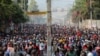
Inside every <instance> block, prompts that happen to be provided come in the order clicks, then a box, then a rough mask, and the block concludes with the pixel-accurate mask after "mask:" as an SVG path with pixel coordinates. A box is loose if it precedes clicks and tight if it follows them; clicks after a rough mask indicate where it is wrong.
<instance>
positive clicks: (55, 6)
mask: <svg viewBox="0 0 100 56" xmlns="http://www.w3.org/2000/svg"><path fill="white" fill-rule="evenodd" d="M35 1H36V3H37V5H38V9H39V10H40V11H47V3H46V1H47V0H35ZM74 1H75V0H52V10H56V12H52V21H53V22H54V23H57V24H58V23H60V22H63V23H64V19H65V18H66V15H67V13H68V11H69V10H70V9H71V7H72V6H73V4H74ZM62 10H63V11H62ZM66 19H67V18H66Z"/></svg>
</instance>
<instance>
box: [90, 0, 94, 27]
mask: <svg viewBox="0 0 100 56" xmlns="http://www.w3.org/2000/svg"><path fill="white" fill-rule="evenodd" d="M92 16H93V14H92V0H90V19H91V28H92V19H93V18H92Z"/></svg>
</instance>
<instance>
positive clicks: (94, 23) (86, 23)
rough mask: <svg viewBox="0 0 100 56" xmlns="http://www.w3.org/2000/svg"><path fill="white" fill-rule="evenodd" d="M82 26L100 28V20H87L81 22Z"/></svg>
mask: <svg viewBox="0 0 100 56" xmlns="http://www.w3.org/2000/svg"><path fill="white" fill-rule="evenodd" d="M80 25H81V26H82V27H85V28H91V27H98V28H100V20H92V23H91V20H85V21H83V22H82V23H81V24H80Z"/></svg>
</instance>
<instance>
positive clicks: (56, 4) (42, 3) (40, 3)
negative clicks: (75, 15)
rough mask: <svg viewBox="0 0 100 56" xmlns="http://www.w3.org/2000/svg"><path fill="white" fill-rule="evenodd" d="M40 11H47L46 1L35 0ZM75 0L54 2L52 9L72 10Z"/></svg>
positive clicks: (55, 0)
mask: <svg viewBox="0 0 100 56" xmlns="http://www.w3.org/2000/svg"><path fill="white" fill-rule="evenodd" d="M35 1H36V2H37V5H38V7H39V9H40V10H43V11H44V10H46V9H47V4H46V0H35ZM73 2H74V0H52V9H55V8H70V7H71V6H72V5H73Z"/></svg>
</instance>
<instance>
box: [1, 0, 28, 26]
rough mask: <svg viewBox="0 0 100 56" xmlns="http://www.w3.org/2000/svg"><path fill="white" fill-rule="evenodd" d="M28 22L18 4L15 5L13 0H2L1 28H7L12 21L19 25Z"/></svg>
mask: <svg viewBox="0 0 100 56" xmlns="http://www.w3.org/2000/svg"><path fill="white" fill-rule="evenodd" d="M27 20H28V17H27V15H25V13H24V12H23V11H22V9H21V8H20V7H19V6H18V5H17V4H14V3H13V2H12V1H11V0H0V26H5V27H6V25H9V24H10V22H11V21H12V22H14V23H15V24H18V23H24V22H26V21H27Z"/></svg>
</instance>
